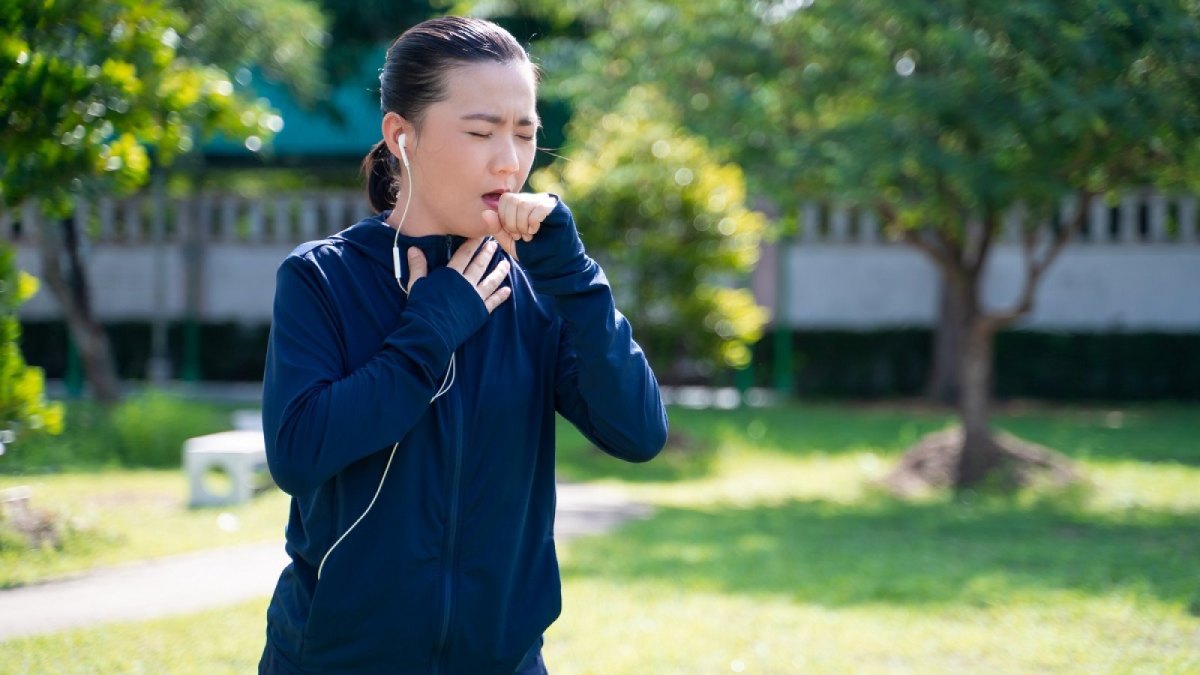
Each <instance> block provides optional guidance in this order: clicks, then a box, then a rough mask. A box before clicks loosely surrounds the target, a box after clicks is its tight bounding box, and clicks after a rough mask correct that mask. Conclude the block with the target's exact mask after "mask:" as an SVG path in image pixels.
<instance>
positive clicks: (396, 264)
mask: <svg viewBox="0 0 1200 675" xmlns="http://www.w3.org/2000/svg"><path fill="white" fill-rule="evenodd" d="M406 140H408V137H407V135H406V134H403V133H402V134H400V135H399V136H397V137H396V145H397V146H399V148H400V161H401V162H402V163H403V164H404V174H405V175H406V176H408V194H407V195H406V196H405V198H404V211H402V212H401V213H400V222H399V223H397V224H396V236H395V237H393V238H392V271H393V272H394V273H395V275H396V284H397V285H399V286H400V290H402V291H404V294H405V295H408V289H407V288H405V287H404V284H403V283H402V282H401V281H400V228H401V227H402V226H403V225H404V219H405V218H407V217H408V207H409V205H411V204H412V193H413V175H412V169H411V168H409V166H408V153H407V152H406V151H405V150H404V142H405V141H406ZM422 255H423V254H422ZM454 375H455V355H454V353H451V354H450V365H449V367H447V369H446V376H445V377H444V378H442V386H441V387H439V388H438V391H437V393H436V394H434V395H433V398H431V399H429V402H430V403H433V402H434V401H436V400H437V399H438V397H440V396H441V395H442V394H445V393H446V392H448V391H450V387H452V386H453V385H454ZM399 447H400V442H399V441H397V442H396V443H394V444H393V445H392V451H391V453H389V454H388V460H387V464H385V465H384V467H383V475H381V476H380V477H379V485H377V486H376V487H375V495H374V496H373V497H371V502H370V503H369V504H367V508H366V509H364V510H363V512H362V514H361V515H359V516H358V519H357V520H355V521H354V523H353V524H351V525H350V527H349V528H347V529H346V531H345V532H343V533H342V536H340V537H338V538H337V541H335V542H333V546H330V547H329V550H328V551H326V552H325V555H323V556H321V562H320V564H318V565H317V578H318V579H320V578H321V573H322V572H323V571H324V570H325V561H326V560H328V559H329V555H330V554H331V553H333V550H334V549H335V548H337V547H338V544H340V543H342V540H343V539H345V538H346V536H347V535H349V534H350V533H351V532H353V531H354V528H356V527H358V524H359V523H361V522H362V520H363V518H366V517H367V514H368V513H370V512H371V508H372V507H373V506H375V502H376V500H378V499H379V493H380V492H382V491H383V482H384V481H385V480H387V475H388V471H389V470H390V469H391V468H392V460H393V459H395V458H396V449H397V448H399Z"/></svg>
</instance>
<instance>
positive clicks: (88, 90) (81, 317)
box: [0, 0, 324, 403]
mask: <svg viewBox="0 0 1200 675" xmlns="http://www.w3.org/2000/svg"><path fill="white" fill-rule="evenodd" d="M230 7H232V8H233V9H234V10H236V14H235V15H234V16H236V20H234V21H230V20H229V19H228V17H227V15H224V14H222V13H221V11H222V9H223V8H225V9H228V8H230ZM189 19H190V20H189ZM233 24H242V25H250V26H251V27H253V26H256V25H257V27H258V28H257V29H256V30H251V31H247V32H245V33H244V34H241V35H229V34H223V33H226V31H227V30H228V29H229V27H230V26H231V25H233ZM323 34H324V33H323V25H322V23H321V19H320V14H319V13H318V12H317V11H316V10H315V9H314V8H313V7H311V6H309V5H306V4H304V3H301V2H285V1H283V0H239V1H238V2H235V3H233V5H230V3H228V2H221V3H218V2H216V0H180V2H179V3H178V4H177V5H167V4H164V3H163V2H161V1H159V0H99V1H97V0H44V1H38V2H34V1H33V0H20V1H16V2H8V3H5V5H4V7H3V9H2V10H0V106H3V107H2V108H0V119H3V120H5V121H6V124H5V125H4V126H3V127H0V172H2V173H0V178H2V182H0V199H2V201H3V204H4V206H6V207H8V208H11V209H18V208H20V206H21V205H22V204H24V203H25V202H26V201H33V202H37V203H39V204H40V205H41V206H42V207H43V211H44V212H46V213H48V214H50V216H51V218H52V219H53V220H54V221H55V222H51V223H46V224H44V225H43V227H42V228H41V233H40V234H41V236H40V241H41V249H42V261H43V276H44V278H45V281H46V284H47V286H49V288H50V290H51V292H52V293H53V294H54V295H55V297H56V298H57V300H58V301H59V303H60V304H61V306H62V307H63V312H64V314H65V316H66V319H67V324H68V326H69V328H70V334H71V336H72V339H73V340H74V342H75V344H76V345H77V346H78V348H79V351H80V354H81V356H82V360H83V363H84V368H85V371H86V373H87V377H88V380H89V382H90V383H91V385H92V390H93V395H94V396H95V397H96V398H97V399H98V400H100V401H102V402H104V403H112V402H115V401H116V400H117V398H118V396H119V394H118V390H117V380H116V375H115V370H114V368H113V365H112V358H111V355H110V353H109V348H108V343H107V339H106V338H105V335H104V331H103V329H102V327H101V326H100V324H99V322H98V321H96V319H95V318H94V316H93V314H92V312H91V308H90V298H89V291H88V284H87V275H86V270H85V268H84V263H83V260H82V256H81V254H80V249H79V240H80V238H81V237H82V236H83V233H81V232H79V231H78V230H77V229H76V226H75V222H74V219H73V218H72V217H70V214H71V210H72V208H73V204H74V203H75V200H76V199H78V198H80V197H87V196H94V195H98V194H106V193H109V194H123V193H128V192H130V191H132V190H134V189H136V188H137V187H139V186H141V185H143V184H144V183H145V182H146V181H147V180H148V177H149V175H150V171H151V167H152V166H158V167H166V166H169V165H170V164H171V163H172V161H174V159H175V158H176V157H177V156H179V155H180V154H182V153H187V152H189V151H191V150H192V149H193V148H194V147H195V145H196V142H195V140H196V138H197V137H198V136H199V137H204V136H207V135H210V134H212V133H215V132H221V133H224V134H226V135H228V136H231V137H234V138H239V139H244V140H245V142H246V144H247V147H250V148H252V149H257V148H259V147H261V146H262V145H263V144H264V143H266V142H268V141H269V140H270V138H271V136H272V135H273V134H274V133H275V132H276V131H278V129H279V128H281V125H282V120H280V118H279V117H278V116H277V115H275V114H274V113H273V111H271V110H270V109H269V108H268V107H267V106H266V105H265V104H264V103H263V102H262V101H255V100H252V99H251V98H250V96H249V95H248V93H247V90H246V88H245V86H244V84H243V83H242V82H241V81H239V78H231V77H230V75H229V71H230V70H232V69H233V68H234V67H235V66H242V65H255V64H256V63H257V64H266V67H267V71H268V72H272V73H275V74H277V75H279V76H280V77H285V78H290V79H289V80H288V81H289V82H291V83H292V84H293V85H294V87H295V89H296V90H297V91H298V92H300V93H301V94H302V95H310V96H311V95H316V94H317V93H318V92H319V91H320V87H321V86H322V85H321V80H320V78H319V77H318V76H315V75H314V74H313V73H317V72H318V70H317V69H315V68H313V67H312V64H313V63H314V62H315V57H314V54H315V53H317V50H318V48H319V45H320V43H321V42H322V36H323ZM240 79H241V80H244V79H245V78H240ZM64 254H65V255H64ZM63 262H65V267H66V269H63Z"/></svg>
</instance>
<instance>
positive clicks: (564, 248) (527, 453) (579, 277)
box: [259, 17, 667, 675]
mask: <svg viewBox="0 0 1200 675" xmlns="http://www.w3.org/2000/svg"><path fill="white" fill-rule="evenodd" d="M380 84H381V102H382V108H383V112H384V116H383V122H382V130H383V140H382V141H380V142H379V144H378V145H376V147H375V148H374V150H372V151H371V153H370V155H369V156H368V157H367V159H366V161H365V162H364V170H365V172H366V174H367V176H368V182H369V186H368V194H369V197H370V200H371V204H372V206H373V208H374V209H375V210H377V211H378V212H379V213H378V215H377V216H374V217H372V218H367V219H365V220H363V221H361V222H359V223H357V224H356V225H354V226H353V227H350V228H349V229H347V230H345V231H343V232H341V233H339V234H337V235H334V236H332V237H329V238H328V239H324V240H321V241H316V242H309V243H307V244H304V245H302V246H300V247H299V248H297V249H296V250H295V251H293V252H292V254H291V255H289V256H288V258H287V259H286V260H285V261H284V262H283V264H282V265H281V266H280V268H279V272H278V277H277V287H276V295H275V307H274V319H273V324H272V329H271V338H270V344H269V348H268V354H267V367H266V375H265V381H264V388H263V424H264V433H265V436H266V444H267V459H268V462H269V464H270V468H271V474H272V476H274V478H275V481H276V482H277V483H278V485H279V486H280V487H281V488H283V489H284V490H285V491H286V492H288V493H289V494H291V495H292V502H291V514H290V519H289V522H288V528H287V551H288V553H289V555H290V556H291V558H292V563H291V564H290V565H289V566H288V567H287V568H286V569H285V570H284V571H283V574H282V575H281V576H280V579H279V583H278V585H277V586H276V589H275V594H274V596H273V597H272V599H271V604H270V608H269V609H268V611H267V644H266V648H265V649H264V652H263V657H262V661H261V663H260V665H259V670H260V672H264V673H359V674H360V673H447V674H458V673H462V674H470V675H481V674H489V673H503V674H505V675H509V674H511V673H522V674H523V673H545V672H546V670H545V666H544V665H543V663H542V658H541V644H542V638H541V636H542V633H543V631H544V630H545V629H546V628H547V627H548V626H549V625H550V623H551V622H552V621H554V619H555V618H556V617H557V616H558V614H559V611H560V607H561V596H560V588H559V576H558V565H557V561H556V558H555V551H554V538H553V523H554V415H555V412H558V413H560V414H562V415H563V416H564V417H566V418H567V419H568V420H570V421H571V422H572V423H574V424H575V425H576V426H577V427H578V428H579V429H580V430H581V431H582V432H583V433H584V434H585V435H586V436H587V437H588V438H589V439H591V441H592V442H594V443H595V444H596V445H597V446H599V447H600V448H602V449H604V450H605V451H606V452H608V453H610V454H612V455H614V456H616V457H619V458H621V459H624V460H628V461H631V462H640V461H645V460H649V459H650V458H652V457H654V456H655V455H656V454H657V453H658V451H659V450H660V449H661V448H662V446H663V444H664V443H665V440H666V433H667V418H666V413H665V411H664V409H663V406H662V402H661V399H660V396H659V389H658V383H657V382H656V381H655V378H654V374H653V373H652V372H651V370H650V367H649V365H648V364H647V362H646V359H645V357H644V356H643V354H642V351H641V349H640V348H639V347H638V345H637V344H636V343H635V342H634V341H633V337H632V334H631V331H630V326H629V323H628V322H627V321H626V320H625V318H624V317H623V316H621V314H620V313H619V312H617V310H616V308H615V307H614V305H613V298H612V293H611V292H610V289H609V287H608V284H607V281H606V280H605V277H604V273H603V272H602V271H601V269H600V268H599V266H598V265H597V264H596V263H595V262H594V261H593V260H591V259H590V258H589V257H587V255H585V253H584V248H583V244H582V243H581V242H580V239H579V236H578V234H577V232H576V229H575V224H574V221H573V219H572V216H571V212H570V211H569V210H568V208H567V207H566V205H565V204H564V203H563V202H562V201H560V200H559V199H558V198H556V197H554V196H553V195H537V194H523V193H521V192H520V190H521V188H522V186H524V184H525V180H526V178H527V177H528V175H529V170H530V165H531V163H532V161H533V157H534V152H535V135H536V130H537V126H538V120H537V111H536V107H535V103H536V100H535V97H536V71H535V68H534V66H533V65H532V64H531V63H530V61H529V58H528V56H527V55H526V53H525V51H524V50H523V49H522V48H521V46H520V45H519V44H518V43H517V42H516V41H515V40H514V39H513V37H512V36H511V35H510V34H508V33H507V32H506V31H504V30H503V29H502V28H500V27H498V26H496V25H495V24H492V23H489V22H486V21H481V20H476V19H463V18H456V17H448V18H442V19H435V20H431V21H427V22H425V23H422V24H420V25H418V26H416V27H414V28H412V29H410V30H409V31H407V32H405V33H404V34H403V35H401V36H400V37H399V38H398V39H397V40H396V41H395V42H394V43H393V44H392V46H391V47H390V48H389V50H388V54H387V61H386V63H385V64H384V68H383V71H382V73H381V75H380Z"/></svg>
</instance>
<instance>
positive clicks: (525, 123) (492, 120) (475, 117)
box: [462, 113, 537, 127]
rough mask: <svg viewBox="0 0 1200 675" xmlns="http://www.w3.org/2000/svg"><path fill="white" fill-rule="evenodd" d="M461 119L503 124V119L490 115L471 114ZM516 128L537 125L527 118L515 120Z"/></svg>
mask: <svg viewBox="0 0 1200 675" xmlns="http://www.w3.org/2000/svg"><path fill="white" fill-rule="evenodd" d="M462 119H463V120H481V121H484V122H488V123H490V124H500V123H502V122H504V118H502V117H500V116H499V115H492V114H490V113H471V114H469V115H463V116H462ZM517 126H519V127H532V126H537V125H536V124H534V121H533V120H532V119H530V118H528V117H522V118H521V119H519V120H517Z"/></svg>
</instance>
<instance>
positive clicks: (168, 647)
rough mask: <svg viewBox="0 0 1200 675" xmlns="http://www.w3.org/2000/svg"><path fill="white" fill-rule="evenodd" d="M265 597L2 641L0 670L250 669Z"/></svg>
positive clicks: (176, 672)
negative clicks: (192, 611)
mask: <svg viewBox="0 0 1200 675" xmlns="http://www.w3.org/2000/svg"><path fill="white" fill-rule="evenodd" d="M266 611H267V598H261V599H258V600H254V601H251V602H246V603H242V604H238V605H234V606H231V607H223V608H221V609H215V610H208V611H205V612H199V613H197V614H190V615H187V616H179V617H171V618H168V619H158V620H154V621H139V622H130V623H113V624H107V625H104V626H99V627H96V628H88V629H83V630H70V631H64V632H61V633H55V634H52V635H45V636H39V637H28V638H20V639H16V640H11V641H8V642H4V643H3V645H4V654H5V656H4V658H2V659H0V674H4V675H8V674H10V673H11V674H12V675H16V674H17V673H64V674H74V673H81V674H82V673H106V674H107V673H172V674H173V675H226V674H228V675H235V674H241V673H250V672H255V669H256V666H257V664H258V657H259V654H261V653H262V648H263V641H264V639H265V631H266V623H265V620H264V617H265V616H266Z"/></svg>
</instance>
